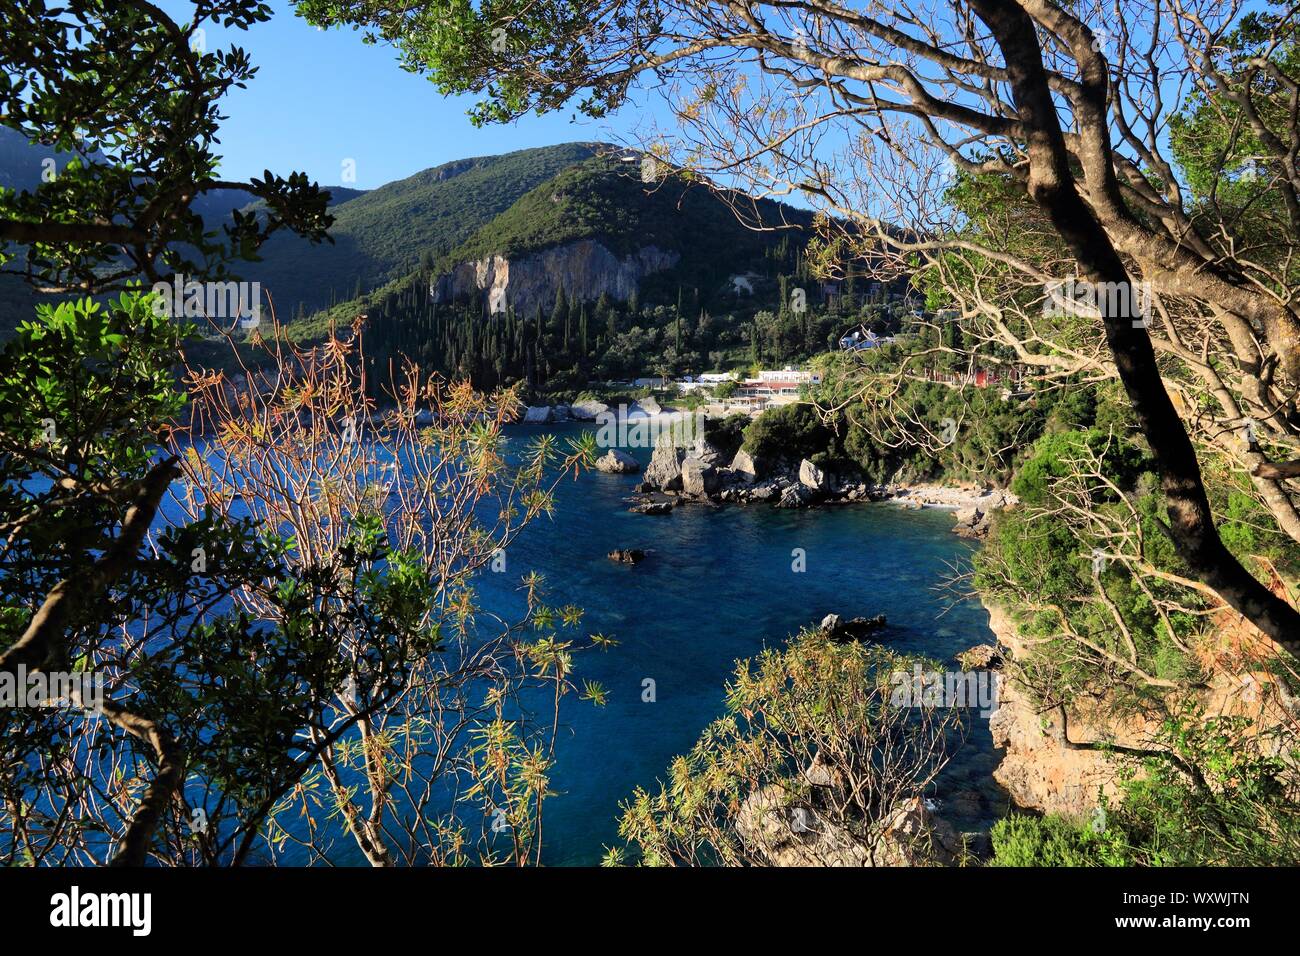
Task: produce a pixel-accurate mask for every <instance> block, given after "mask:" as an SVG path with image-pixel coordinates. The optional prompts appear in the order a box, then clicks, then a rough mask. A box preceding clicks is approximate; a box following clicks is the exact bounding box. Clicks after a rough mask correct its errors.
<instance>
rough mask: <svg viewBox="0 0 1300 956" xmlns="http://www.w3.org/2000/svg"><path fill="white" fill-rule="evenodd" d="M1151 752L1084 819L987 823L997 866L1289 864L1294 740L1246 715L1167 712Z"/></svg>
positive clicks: (1295, 850)
mask: <svg viewBox="0 0 1300 956" xmlns="http://www.w3.org/2000/svg"><path fill="white" fill-rule="evenodd" d="M1158 743H1159V744H1160V745H1162V746H1164V747H1167V748H1168V751H1167V753H1168V754H1169V756H1160V755H1157V754H1153V755H1152V756H1151V757H1150V758H1148V759H1147V760H1146V761H1145V762H1144V764H1143V766H1142V767H1141V768H1140V769H1139V770H1137V771H1132V770H1130V771H1129V772H1128V773H1126V775H1125V776H1124V778H1123V780H1122V782H1121V786H1120V796H1119V799H1118V801H1117V802H1114V803H1112V802H1110V801H1105V800H1103V801H1102V804H1101V807H1100V808H1099V809H1098V811H1097V812H1096V814H1095V815H1094V816H1093V818H1092V819H1091V820H1090V821H1078V820H1072V819H1069V818H1065V817H1061V816H1059V815H1049V816H1047V817H1045V818H1041V819H1039V818H1033V817H1026V816H1020V815H1014V816H1011V817H1009V818H1007V819H1005V820H1003V821H1000V822H999V823H998V824H997V826H995V827H994V830H993V850H994V860H993V863H994V865H996V866H1294V865H1295V864H1296V861H1297V860H1298V859H1300V812H1297V810H1296V803H1295V794H1294V787H1295V783H1294V780H1295V777H1294V774H1295V769H1296V758H1297V756H1300V754H1297V753H1296V752H1295V751H1294V750H1286V749H1282V750H1281V751H1280V752H1278V753H1274V752H1272V751H1273V748H1272V747H1271V746H1270V743H1269V739H1265V740H1261V739H1260V738H1259V736H1257V735H1256V733H1254V732H1253V730H1252V728H1251V725H1250V722H1249V721H1246V720H1244V719H1242V718H1227V717H1214V718H1206V716H1205V715H1204V714H1200V713H1196V712H1193V711H1188V712H1184V713H1181V714H1178V715H1176V716H1174V717H1171V718H1170V719H1169V720H1168V721H1167V722H1166V724H1165V725H1164V727H1163V728H1162V731H1161V734H1160V739H1159V741H1158Z"/></svg>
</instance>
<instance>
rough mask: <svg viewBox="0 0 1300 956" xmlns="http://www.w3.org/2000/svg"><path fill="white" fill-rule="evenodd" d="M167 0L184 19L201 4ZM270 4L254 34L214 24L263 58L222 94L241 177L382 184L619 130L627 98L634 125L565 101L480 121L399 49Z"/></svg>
mask: <svg viewBox="0 0 1300 956" xmlns="http://www.w3.org/2000/svg"><path fill="white" fill-rule="evenodd" d="M165 6H166V8H167V9H168V12H170V13H172V14H173V15H174V16H179V17H186V16H187V15H188V14H187V12H186V11H187V8H188V9H189V10H192V9H193V8H192V7H189V5H188V4H183V3H175V2H169V3H167V4H165ZM271 6H272V7H273V8H274V9H275V16H274V17H273V18H272V19H271V20H270V22H268V23H263V24H259V25H257V26H254V27H252V28H251V29H249V30H248V31H247V32H244V31H239V30H227V31H223V30H220V29H216V28H213V27H211V25H209V26H208V29H207V37H206V39H207V44H208V48H209V49H217V48H219V47H223V48H224V47H228V46H231V45H237V46H241V47H243V48H244V49H245V50H247V51H248V53H249V55H250V56H251V57H252V59H253V62H254V64H256V65H257V66H258V67H259V72H258V74H257V76H256V77H255V78H254V79H253V81H252V82H251V83H249V84H248V88H247V89H244V90H234V91H232V92H231V93H230V94H229V95H228V96H227V97H226V98H225V99H224V100H223V101H222V107H223V110H222V112H224V113H226V114H227V115H228V117H229V118H228V119H227V120H226V121H225V122H224V123H223V124H222V133H221V143H220V145H219V147H218V149H217V153H218V155H220V156H221V157H222V168H221V175H223V176H228V177H230V178H232V179H246V178H247V177H249V176H253V175H260V174H261V172H262V171H263V170H265V169H270V170H271V171H272V172H275V173H279V174H281V175H284V174H287V173H289V172H291V171H296V170H301V171H303V172H305V173H307V175H308V176H310V177H311V178H312V179H314V180H316V181H318V182H319V183H321V184H322V185H325V186H337V185H347V186H354V187H356V188H359V189H373V188H374V187H376V186H382V185H383V184H384V183H387V182H391V181H392V180H394V179H401V178H403V177H405V176H409V175H411V174H412V173H415V172H418V171H419V170H421V169H427V168H428V167H430V166H437V165H438V164H440V163H445V162H447V161H449V160H453V159H461V158H464V157H467V156H486V155H492V154H495V153H506V152H510V151H511V150H515V149H525V148H527V147H532V146H547V145H551V144H554V143H566V142H572V141H574V140H610V139H616V138H617V137H618V133H619V132H620V130H622V131H624V134H625V135H626V129H627V128H629V127H630V126H631V125H632V122H633V121H634V120H635V114H636V112H637V110H636V109H634V108H632V107H630V106H629V107H626V108H625V109H624V111H623V114H624V116H626V118H627V122H625V123H624V122H620V119H619V117H617V116H616V117H614V118H612V120H604V121H602V122H600V123H599V124H597V123H595V122H593V121H591V120H582V121H580V122H572V113H573V111H572V110H567V111H565V112H563V113H554V114H550V115H548V116H545V117H540V118H539V117H528V118H526V119H524V120H521V121H520V122H518V123H515V124H513V125H510V126H493V127H486V128H483V129H475V128H474V127H473V126H472V125H471V124H470V122H469V120H468V119H467V118H466V116H465V112H466V110H467V109H468V108H469V107H470V105H472V103H473V98H470V97H466V98H446V97H443V96H441V95H440V94H439V93H438V91H437V90H436V89H435V88H434V86H433V84H432V83H430V82H429V81H428V80H427V79H425V78H423V77H419V76H415V75H413V74H410V73H407V72H405V71H404V70H402V69H401V68H400V67H399V66H398V65H397V59H396V56H395V54H394V52H393V51H392V50H391V49H388V48H385V47H383V46H367V45H365V44H363V43H362V42H361V34H360V33H356V32H353V31H352V30H327V31H322V30H317V29H316V28H315V27H313V26H310V25H309V24H308V23H307V22H306V21H304V20H302V19H300V18H299V17H297V16H295V15H294V13H293V10H292V8H291V7H290V5H289V2H288V0H271ZM642 99H643V100H649V101H651V102H652V103H653V101H654V100H655V99H656V98H655V97H653V96H650V97H642ZM655 105H656V106H657V105H658V104H655ZM346 159H352V160H355V161H356V182H354V183H344V182H342V180H341V174H342V168H343V166H342V164H343V162H344V160H346Z"/></svg>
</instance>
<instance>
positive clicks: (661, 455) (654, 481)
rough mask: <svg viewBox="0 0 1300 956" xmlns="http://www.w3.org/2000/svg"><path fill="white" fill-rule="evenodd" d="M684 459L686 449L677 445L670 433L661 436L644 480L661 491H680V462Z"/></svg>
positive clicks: (656, 443)
mask: <svg viewBox="0 0 1300 956" xmlns="http://www.w3.org/2000/svg"><path fill="white" fill-rule="evenodd" d="M685 458H686V449H684V448H682V447H681V446H680V445H678V444H677V443H676V442H675V441H674V440H673V436H672V435H671V434H670V433H668V432H665V433H663V434H661V435H660V436H659V440H658V441H657V442H655V450H654V454H653V455H652V456H651V458H650V465H649V467H647V468H646V470H645V480H646V481H647V482H649V483H650V484H651V485H653V486H654V487H656V488H658V489H659V490H661V491H681V488H682V461H683V460H685Z"/></svg>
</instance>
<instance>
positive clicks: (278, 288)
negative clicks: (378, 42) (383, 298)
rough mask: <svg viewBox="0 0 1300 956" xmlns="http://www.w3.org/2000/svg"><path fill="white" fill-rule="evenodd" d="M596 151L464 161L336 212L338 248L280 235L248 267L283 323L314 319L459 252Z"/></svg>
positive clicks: (548, 150) (572, 149) (575, 148)
mask: <svg viewBox="0 0 1300 956" xmlns="http://www.w3.org/2000/svg"><path fill="white" fill-rule="evenodd" d="M597 148H598V147H597V146H596V145H594V144H589V143H566V144H563V145H560V146H549V147H543V148H540V149H525V150H520V151H518V152H514V153H506V154H504V155H501V156H484V157H477V158H474V159H463V160H457V161H455V162H451V163H445V164H444V165H442V166H437V167H434V168H432V169H426V170H424V171H423V172H419V173H416V174H415V175H414V176H410V177H408V178H406V179H402V180H398V181H397V182H393V183H389V184H387V185H385V186H381V187H380V188H378V189H374V190H371V191H369V192H367V193H365V194H363V195H360V196H357V197H356V198H354V199H349V200H348V201H346V202H343V203H340V204H338V206H336V207H335V208H334V209H333V213H334V216H335V220H336V221H335V224H334V226H333V228H332V229H331V230H330V234H331V235H332V236H333V237H334V244H333V245H319V246H312V245H311V244H310V243H308V242H306V241H304V240H302V239H300V238H298V237H297V236H293V235H288V234H280V235H276V236H274V237H273V238H272V239H271V240H270V241H269V242H268V243H267V244H266V245H265V246H264V247H263V248H262V253H261V255H262V260H263V261H262V262H260V263H256V264H251V265H248V266H242V267H241V268H240V269H239V270H238V271H240V273H241V274H242V275H244V277H245V278H247V279H250V280H257V281H259V282H261V283H262V286H263V289H265V290H266V291H268V292H270V294H271V295H272V297H273V299H274V301H275V305H276V311H277V314H278V315H279V317H280V319H281V321H287V320H288V319H289V318H291V317H293V316H295V315H299V314H310V313H312V312H315V311H317V310H319V309H323V308H327V307H329V306H330V305H332V304H334V303H337V302H342V301H344V300H347V299H351V298H354V297H355V296H356V295H357V293H358V291H367V290H370V289H372V288H374V287H376V286H380V285H382V284H384V283H386V282H388V281H390V280H393V279H399V278H401V277H402V276H403V275H405V274H407V273H409V272H411V271H412V270H413V269H415V268H416V267H417V266H419V265H420V262H421V256H422V255H423V256H425V257H426V261H432V259H433V258H435V257H437V256H439V255H440V254H443V253H445V252H446V251H447V250H449V249H452V248H455V247H456V246H457V245H458V244H460V243H461V242H463V241H464V240H465V239H466V238H468V237H469V236H470V235H472V234H473V233H474V232H475V230H477V229H478V228H479V227H481V226H483V225H484V224H485V223H487V222H489V221H491V220H492V219H493V218H494V217H496V216H497V215H499V214H500V213H501V212H503V211H504V210H506V209H508V208H509V207H510V206H511V204H513V203H514V202H515V201H516V200H517V199H519V197H520V196H522V195H524V194H525V193H527V192H528V191H529V190H531V189H533V188H534V187H535V186H537V185H538V184H540V183H543V182H545V181H546V180H548V179H550V178H551V177H553V176H554V175H555V174H556V173H557V172H559V171H560V170H562V169H564V168H565V167H567V166H571V165H572V164H574V163H577V162H581V161H583V160H585V159H587V158H589V157H591V156H592V155H593V154H594V152H595V150H596V149H597Z"/></svg>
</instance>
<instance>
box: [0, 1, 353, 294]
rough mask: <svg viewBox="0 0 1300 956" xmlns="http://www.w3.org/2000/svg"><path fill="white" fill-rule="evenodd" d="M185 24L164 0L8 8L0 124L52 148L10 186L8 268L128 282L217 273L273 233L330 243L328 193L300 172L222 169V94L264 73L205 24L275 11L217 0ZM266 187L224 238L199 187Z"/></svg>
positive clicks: (243, 195) (246, 20)
mask: <svg viewBox="0 0 1300 956" xmlns="http://www.w3.org/2000/svg"><path fill="white" fill-rule="evenodd" d="M182 6H183V7H185V6H188V7H192V10H191V16H190V18H189V20H188V21H184V20H182V22H180V23H178V22H177V21H175V20H173V19H171V17H170V16H169V15H168V14H167V13H165V12H164V11H162V10H161V9H160V8H158V7H156V6H154V5H153V4H115V3H104V2H101V0H68V2H60V3H58V4H51V3H48V2H47V0H33V2H32V3H27V4H24V5H23V6H22V7H21V8H19V7H11V8H8V9H7V10H6V11H5V12H3V13H0V64H3V68H2V69H0V118H2V119H0V122H2V123H3V125H4V126H6V127H9V128H10V129H12V130H15V131H17V133H18V134H20V136H21V138H22V139H23V140H25V141H28V142H35V143H40V144H43V145H44V146H45V147H50V148H53V149H54V150H55V151H56V153H55V155H52V156H44V157H41V156H40V155H39V153H33V154H31V156H30V159H31V161H33V162H37V163H38V166H37V168H40V167H39V161H40V160H41V159H48V160H50V161H51V163H52V164H53V165H52V166H50V167H49V168H48V169H47V170H45V172H46V173H47V175H42V176H41V178H40V180H39V181H38V182H32V181H31V180H30V179H27V180H26V181H24V182H21V183H19V184H17V186H18V188H0V220H3V221H4V222H6V223H7V224H11V225H9V226H8V227H7V228H6V230H5V235H4V242H3V245H0V264H4V263H15V264H16V265H17V266H18V267H19V271H23V272H24V273H25V274H26V275H27V276H28V277H29V278H30V279H31V280H32V281H33V282H34V283H35V284H37V285H40V286H44V287H54V288H78V287H80V288H87V289H95V290H104V289H120V288H123V287H124V286H125V285H126V283H128V282H129V281H131V280H133V279H135V278H136V277H138V276H140V275H145V276H148V277H150V278H151V279H153V278H155V277H156V276H158V275H160V274H162V275H165V274H167V273H169V272H179V273H184V274H185V275H186V277H187V278H196V279H199V280H204V279H220V278H223V277H224V276H225V275H226V273H227V268H226V264H227V263H228V262H229V261H231V260H234V259H244V260H248V259H251V258H253V257H254V256H255V254H256V251H257V248H258V246H259V245H261V243H262V242H264V241H265V240H266V238H267V237H268V236H270V235H271V234H272V233H274V232H276V231H278V230H280V229H285V228H287V229H291V230H293V231H294V232H297V233H299V234H300V235H303V236H305V237H307V238H308V239H310V240H311V241H313V242H319V241H320V240H322V239H323V238H324V235H325V230H326V229H327V228H328V227H329V225H330V222H331V219H330V216H329V215H328V214H327V213H326V211H325V210H326V195H325V194H324V192H322V191H321V190H320V189H319V188H318V187H317V186H315V185H314V184H311V183H309V182H308V180H307V177H306V176H305V175H304V174H302V173H293V174H291V175H289V176H288V177H282V176H278V175H275V174H273V173H272V172H270V171H269V170H268V171H267V172H266V173H265V174H264V175H263V176H262V177H261V178H258V179H253V180H251V181H250V182H248V183H247V184H239V185H233V184H229V183H227V182H225V181H224V180H222V179H221V177H220V176H219V175H218V168H217V167H218V160H219V157H218V156H217V155H216V154H215V153H214V152H213V148H214V146H215V144H216V142H217V130H218V124H219V121H220V119H221V113H220V107H219V105H218V104H219V103H220V102H221V100H222V99H223V97H225V95H226V94H227V93H229V92H230V91H231V90H233V89H238V88H240V87H243V86H244V85H246V84H247V82H248V81H249V80H250V79H251V78H252V77H253V75H254V74H255V72H256V69H255V68H254V67H253V65H252V62H251V60H250V59H249V57H248V54H247V53H246V52H245V51H244V50H242V49H240V48H238V47H231V48H229V49H221V50H207V49H205V48H204V44H203V43H201V42H199V38H200V37H201V36H202V31H203V30H204V25H205V24H207V26H208V27H209V28H211V27H215V25H218V24H219V25H221V26H223V27H226V28H234V29H239V30H246V29H248V28H250V27H252V26H255V25H257V24H259V23H262V22H264V21H266V20H267V19H269V18H270V15H271V9H270V7H269V6H267V5H266V4H264V3H260V2H257V0H215V2H212V3H194V4H183V5H182ZM223 193H224V194H226V195H230V194H231V193H233V194H234V196H235V197H237V199H234V200H232V201H233V202H234V204H235V205H238V206H242V205H244V204H246V203H247V202H248V200H249V197H250V195H255V196H257V197H258V198H260V199H261V200H263V202H264V203H265V212H264V214H263V215H261V216H256V215H251V214H244V213H240V212H237V211H231V209H232V207H230V206H228V207H227V212H229V214H230V215H229V219H228V220H227V221H225V222H224V223H223V225H222V228H221V230H220V232H218V231H217V230H215V229H212V228H211V227H210V225H207V224H205V222H204V219H203V216H202V215H200V212H199V211H198V209H197V208H196V206H195V205H194V204H193V203H192V199H193V198H194V197H195V196H202V195H205V194H211V195H212V196H215V195H217V194H223Z"/></svg>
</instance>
